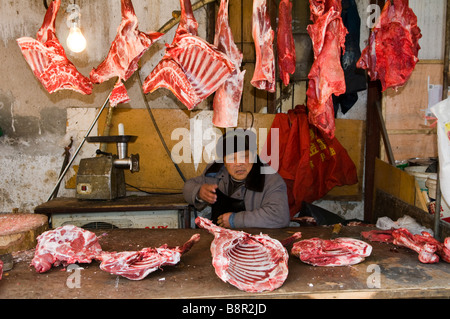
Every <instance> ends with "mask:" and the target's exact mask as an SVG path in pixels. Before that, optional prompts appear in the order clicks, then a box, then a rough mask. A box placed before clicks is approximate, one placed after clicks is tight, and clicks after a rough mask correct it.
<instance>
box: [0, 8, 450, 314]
mask: <svg viewBox="0 0 450 319" xmlns="http://www.w3.org/2000/svg"><path fill="white" fill-rule="evenodd" d="M194 1H195V0H194ZM194 1H192V2H193V3H191V0H180V1H179V3H178V1H174V2H176V3H177V5H179V9H180V10H177V9H178V8H173V10H174V11H171V10H169V9H168V8H165V11H171V14H172V18H171V19H169V21H168V22H167V23H166V24H164V25H163V26H157V27H154V28H153V29H154V30H155V31H146V32H143V31H141V30H142V28H141V25H142V22H143V21H142V20H143V19H141V18H142V17H143V14H142V12H143V11H144V12H147V11H148V10H149V7H148V6H147V4H148V5H149V6H150V7H151V4H150V3H152V2H158V4H161V3H162V1H157V0H151V1H146V3H147V4H146V5H145V7H142V3H139V4H138V3H137V1H134V2H133V1H131V0H120V14H119V11H118V10H116V11H117V12H115V14H116V15H117V17H119V16H120V19H116V20H117V21H116V20H114V21H116V22H117V26H115V27H116V28H117V30H116V31H117V32H116V33H115V35H114V37H113V38H112V42H111V43H110V47H109V48H108V50H106V49H105V50H104V51H105V52H103V55H102V58H101V59H99V58H98V57H97V58H96V59H90V57H88V58H86V57H85V60H86V61H91V62H92V61H93V60H95V61H96V62H98V64H97V66H96V67H95V66H94V67H93V68H91V71H90V73H89V76H88V77H87V76H84V75H83V72H84V70H83V71H80V70H82V68H83V66H81V64H82V63H80V57H76V56H75V55H74V54H75V53H69V52H68V50H66V49H65V47H66V45H65V44H62V42H63V41H61V43H60V40H59V39H58V37H60V34H61V33H60V32H58V28H60V27H61V22H60V20H59V19H57V17H60V16H61V14H63V13H62V12H63V11H64V10H61V11H60V7H62V6H64V5H65V3H64V1H62V0H53V1H50V2H49V1H44V6H45V8H46V11H45V12H46V13H45V16H44V20H43V22H42V25H41V26H40V28H38V31H37V33H36V36H35V37H34V38H33V37H31V36H29V35H26V34H22V36H20V37H17V39H16V41H14V42H15V45H16V46H17V45H18V49H17V47H16V49H17V50H16V51H17V52H16V53H17V54H18V55H20V54H21V55H22V57H23V61H22V62H23V66H26V67H27V68H28V70H27V71H28V72H30V71H31V73H32V75H34V77H35V79H34V80H37V81H35V82H33V85H36V86H39V88H40V89H41V91H43V93H45V96H47V97H48V96H50V95H52V98H53V99H56V100H58V101H59V102H61V101H64V100H65V99H67V97H69V99H70V98H72V97H73V96H72V95H71V94H78V95H81V96H82V97H81V98H80V99H81V101H82V102H80V106H76V107H73V108H72V107H68V111H67V125H66V127H67V134H68V133H69V128H71V129H73V130H75V131H79V132H78V134H75V135H76V138H75V141H72V138H71V142H70V145H69V146H67V147H65V148H64V150H65V151H64V154H65V160H64V164H63V167H62V168H61V171H60V172H59V174H56V175H57V177H55V176H53V179H52V180H56V183H54V184H53V185H51V186H52V187H53V188H52V189H49V191H48V194H44V195H43V196H44V197H46V196H48V195H50V197H48V198H47V200H46V201H44V200H43V199H41V200H40V201H38V202H33V210H32V211H31V212H27V213H23V214H21V213H19V214H18V210H19V209H14V210H13V213H1V212H0V298H1V299H36V298H43V299H74V298H76V299H238V298H239V299H306V298H308V299H309V298H320V299H341V298H345V299H356V298H357V299H363V298H365V299H370V298H372V299H394V298H449V297H450V279H449V278H450V276H449V273H450V266H449V263H450V223H449V222H450V211H448V210H446V207H445V203H446V202H445V200H446V199H445V196H446V194H447V190H446V189H443V192H442V194H441V185H445V181H444V183H441V184H440V183H439V176H440V171H439V165H442V166H441V169H442V167H444V166H445V164H446V163H445V162H443V163H440V164H439V165H438V166H434V167H432V165H429V167H427V169H434V170H435V171H434V173H433V174H435V175H434V176H437V181H435V184H436V185H437V186H436V187H437V191H436V193H435V194H433V195H431V193H430V191H431V188H430V190H429V189H426V188H424V187H423V185H421V184H420V185H419V182H418V180H417V178H416V177H415V176H414V175H412V174H408V173H407V172H405V170H404V168H403V167H401V165H400V161H397V162H396V161H395V159H400V158H399V157H402V158H401V159H403V157H427V159H430V160H431V161H432V162H433V163H434V164H436V162H437V163H439V159H441V160H445V159H444V158H445V156H442V154H441V153H438V151H437V145H438V144H437V136H438V133H437V131H436V130H434V129H433V126H432V124H430V121H432V120H435V121H436V123H435V124H436V125H438V124H439V119H438V118H437V117H433V114H432V111H431V108H430V107H431V106H433V105H431V104H432V103H434V102H440V101H443V102H441V103H444V102H445V99H446V97H447V95H448V92H447V90H446V87H447V86H448V74H449V65H448V55H449V51H450V50H449V43H448V42H449V40H448V38H449V37H448V34H449V32H450V30H449V28H450V23H449V21H450V20H449V18H448V16H449V14H448V13H447V22H446V23H447V24H446V30H444V31H445V32H444V36H443V39H447V40H446V41H445V44H442V48H443V49H445V50H444V58H443V59H439V60H433V62H430V61H431V59H430V58H425V60H426V61H425V62H422V63H421V61H419V56H420V54H419V53H420V52H421V51H420V50H421V49H422V50H423V48H421V46H420V44H419V43H420V41H421V39H422V38H423V37H425V36H429V35H430V31H429V29H427V27H428V25H425V28H423V27H422V29H421V28H420V27H421V23H424V24H425V22H424V21H425V20H426V14H425V13H424V12H421V11H420V12H419V13H418V12H417V11H418V10H417V8H419V7H420V5H419V4H418V3H416V2H415V1H413V0H411V1H408V0H393V1H375V0H373V1H372V0H370V1H369V0H361V1H350V0H349V1H346V0H323V1H322V0H321V1H318V0H309V1H308V0H299V1H290V0H221V1H213V0H201V1H198V2H195V3H194ZM47 2H49V3H47ZM118 2H119V1H118ZM444 4H445V2H444V1H443V0H442V5H444ZM81 5H82V6H84V7H86V6H90V4H89V3H81ZM448 6H450V2H449V1H447V10H448ZM70 8H71V9H70V10H73V12H72V13H73V15H70V16H69V17H68V19H67V23H68V25H69V22H70V24H71V26H70V28H72V27H73V28H75V27H76V26H77V25H78V26H79V23H80V21H79V19H81V18H80V15H79V13H80V10H81V9H80V6H78V5H76V3H74V4H73V6H71V7H70ZM114 8H115V9H118V6H115V7H114ZM137 8H138V10H137ZM91 9H92V10H94V11H95V10H98V7H97V6H92V7H91ZM366 9H367V10H366ZM369 9H371V10H372V9H373V11H371V10H369ZM422 9H423V8H422ZM434 9H436V8H434ZM70 10H69V8H68V9H67V12H70ZM155 10H156V9H155ZM161 10H163V9H161ZM163 11H164V10H163ZM203 11H204V15H202V16H201V17H202V18H201V19H196V16H200V13H199V12H203ZM414 11H416V12H414ZM362 12H366V13H369V16H368V17H367V20H364V19H360V17H359V15H361V13H362ZM372 13H373V14H374V17H372ZM416 13H417V15H418V16H419V19H418V16H416ZM424 17H425V18H424ZM138 18H139V20H140V21H138ZM372 18H373V21H372V20H371V19H372ZM119 20H120V21H119ZM370 21H372V22H370ZM442 22H443V23H444V22H445V21H444V20H443V19H442ZM144 23H146V22H144ZM355 23H356V24H357V26H356V27H355ZM428 23H429V21H428ZM145 25H146V26H148V23H146V24H145ZM369 25H370V27H369ZM359 26H360V27H359ZM172 29H173V30H172ZM442 29H445V28H442ZM171 30H172V31H171ZM170 32H172V33H170ZM360 32H362V33H363V34H367V35H368V40H367V41H366V42H365V43H364V47H362V46H361V44H360V43H362V42H360V38H359V37H360ZM364 32H366V33H364ZM110 33H111V32H110ZM204 33H206V36H204ZM168 34H170V37H169V38H170V39H169V38H168V37H167V36H166V35H168ZM399 38H400V40H399ZM61 39H62V38H61ZM160 42H161V43H160ZM90 45H91V46H95V43H91V44H90ZM360 46H361V47H362V50H361V49H360ZM444 47H445V48H444ZM91 48H92V47H91ZM86 50H89V46H88V48H87V49H86ZM158 50H159V51H158ZM66 51H67V52H66ZM74 52H75V51H74ZM148 52H150V53H148ZM155 52H158V53H157V54H155ZM85 54H89V53H85ZM145 55H152V58H151V60H146V59H145V58H144V57H145ZM81 59H83V58H81ZM149 61H150V62H149ZM441 64H442V67H440V66H441ZM77 65H78V66H77ZM430 65H431V66H430ZM436 65H439V67H438V68H436ZM423 69H425V70H426V71H423ZM421 72H424V73H426V74H427V78H426V82H427V83H425V86H426V87H427V92H426V93H427V94H428V96H427V99H428V107H429V108H427V110H426V111H425V112H424V115H423V116H422V115H420V116H419V117H420V121H423V120H425V124H424V125H422V124H420V125H422V126H420V127H425V128H426V129H423V128H422V129H418V130H411V129H409V130H408V129H401V130H394V129H393V128H392V127H390V126H389V125H392V122H390V121H389V120H390V119H389V118H388V117H389V114H392V113H393V112H392V109H390V110H389V107H392V105H397V104H401V105H402V106H401V107H403V109H406V107H405V104H406V105H408V103H409V100H408V99H411V100H412V99H417V97H415V96H412V95H413V94H414V92H421V91H420V90H422V89H423V87H424V81H425V80H424V79H425V77H424V76H423V74H422V73H421ZM427 72H428V73H427ZM436 73H439V77H436ZM442 74H443V78H442V83H443V85H442V88H441V91H439V93H440V95H439V96H438V97H436V94H435V92H434V91H432V90H433V89H435V87H436V86H437V85H436V84H432V83H430V81H438V82H439V81H440V80H441V78H440V76H441V75H442ZM111 79H112V80H113V81H111ZM108 86H112V87H111V88H110V89H108ZM61 91H63V92H64V93H62V92H61ZM67 92H70V93H67ZM136 92H137V93H136ZM41 93H42V92H41ZM422 93H423V92H421V93H420V94H418V95H420V99H423V96H422V95H424V94H422ZM58 94H59V95H58ZM105 94H107V95H106V98H105V99H104V100H103V103H102V107H100V108H99V107H98V106H95V107H92V105H91V104H92V101H93V100H96V101H98V99H97V98H96V97H94V96H95V95H97V96H99V95H100V96H105ZM431 94H435V95H433V97H434V99H430V96H431ZM78 95H77V96H78ZM410 95H411V96H412V97H411V96H410ZM361 98H363V103H362V104H363V106H364V107H365V108H366V110H365V112H366V113H365V114H366V115H365V116H364V118H363V119H361V118H359V119H352V118H351V116H350V118H345V114H346V113H347V112H350V109H351V108H352V107H355V108H356V107H357V106H358V103H357V101H358V100H360V102H359V103H360V104H361ZM364 98H366V100H364ZM436 99H437V100H436ZM48 100H50V101H52V100H51V99H48ZM161 100H166V102H167V101H168V102H167V103H168V105H169V107H159V106H158V105H155V104H158V103H161V102H160V101H161ZM136 101H138V102H136ZM155 101H157V102H156V103H155ZM393 101H394V102H393ZM430 101H432V102H430ZM166 102H165V103H166ZM134 103H136V104H134ZM421 103H422V102H421ZM447 104H448V103H447ZM130 105H131V107H130ZM136 105H137V107H135V106H136ZM155 106H156V107H155ZM2 107H3V104H1V107H0V111H1V109H2ZM420 107H422V106H420ZM92 110H94V111H95V112H92ZM389 112H391V113H389ZM410 112H411V113H415V114H416V115H417V110H411V111H410ZM430 112H431V113H430ZM10 113H11V114H13V113H14V112H13V109H12V107H11V112H10ZM80 114H81V116H80ZM350 114H351V112H350ZM339 117H340V118H339ZM80 118H83V120H82V121H83V124H85V123H87V124H90V125H88V127H89V129H87V130H86V129H85V128H84V127H83V128H81V126H82V125H80V123H81V122H82V121H81V120H80ZM398 122H402V121H398ZM13 123H14V121H13ZM421 123H422V122H421ZM0 124H1V122H0ZM86 126H87V125H86ZM236 127H242V128H245V129H251V130H254V131H256V132H257V138H258V140H257V144H258V150H259V151H260V152H261V157H262V158H263V159H264V160H265V161H267V162H268V163H270V165H272V166H273V165H274V163H276V165H277V166H276V169H277V170H278V168H280V167H281V169H280V170H279V174H280V175H281V177H282V178H283V179H284V180H285V182H286V185H287V192H288V198H289V206H290V219H291V221H290V224H289V227H286V228H281V229H267V228H263V229H262V228H242V229H225V228H222V227H219V226H217V225H214V224H213V223H212V222H211V221H210V220H209V219H208V216H209V215H208V214H209V213H210V212H209V211H208V209H206V211H197V210H196V209H195V207H193V206H192V205H190V204H188V203H187V202H186V199H185V198H184V196H183V194H182V191H183V184H184V182H186V180H187V179H189V178H192V177H195V176H197V175H199V174H201V172H203V170H204V169H205V168H206V167H207V165H208V164H209V161H210V160H211V159H212V157H211V156H212V155H211V146H212V145H213V142H215V139H214V137H215V135H214V134H216V133H217V134H218V133H223V132H224V131H226V130H228V129H230V128H236ZM446 127H447V128H446V129H447V131H445V132H446V133H448V126H446ZM125 129H126V133H125ZM277 130H279V132H280V133H279V134H280V135H274V133H273V132H277V133H276V134H278V131H277ZM13 131H15V128H14V124H13ZM94 133H95V135H97V136H92V135H94ZM213 133H214V134H213ZM10 134H11V133H10ZM39 134H40V131H39ZM71 134H73V132H72V133H71ZM416 134H417V135H416ZM404 135H408V136H412V135H414V136H415V137H416V136H420V135H426V139H425V140H426V142H423V141H417V144H418V145H422V144H423V143H428V144H431V143H433V145H435V147H434V148H432V149H431V151H430V152H428V151H429V149H427V151H426V152H425V151H423V152H422V153H417V152H418V151H417V149H420V148H421V147H417V149H416V148H414V147H411V149H414V152H416V153H414V154H412V155H411V153H408V150H405V148H406V147H405V146H404V145H401V146H399V145H397V144H395V143H403V144H408V143H410V144H412V142H411V140H408V138H406V137H404ZM12 136H13V135H12ZM274 136H275V137H274ZM399 136H402V138H401V141H400V139H398V137H399ZM430 137H431V139H429V138H430ZM0 138H1V137H0ZM277 138H278V139H277ZM381 139H382V140H383V142H382V144H381ZM430 141H431V143H429V142H430ZM73 142H75V143H73ZM391 142H392V144H391ZM421 143H422V144H421ZM10 144H11V145H14V143H10ZM381 145H382V146H381ZM72 146H78V148H72ZM274 149H276V150H278V151H279V154H278V155H279V157H278V155H277V156H276V157H274V154H273V153H271V152H270V151H269V150H272V151H273V150H274ZM83 151H84V152H83ZM129 151H130V152H136V154H131V155H130V154H128V152H129ZM382 151H383V152H382ZM384 151H385V152H384ZM439 151H441V149H439ZM411 152H412V150H411ZM87 154H90V155H87ZM305 154H306V155H309V156H305ZM79 155H80V156H79ZM77 156H78V158H77ZM81 156H82V157H84V158H81V159H80V158H79V157H81ZM85 156H86V157H85ZM264 156H265V157H264ZM275 158H276V160H275ZM380 158H381V159H380ZM418 159H419V160H420V158H418ZM409 160H410V161H409V162H408V163H411V165H412V163H413V161H411V158H409ZM416 160H417V159H416ZM278 161H279V162H278ZM403 162H405V161H402V163H403ZM278 164H279V166H278ZM48 180H50V178H49V179H48ZM48 180H47V181H48ZM46 186H48V185H46ZM427 187H428V186H427ZM47 188H49V187H45V189H47ZM43 190H44V187H42V191H43ZM24 193H26V190H25V189H24ZM61 193H62V194H63V195H61ZM58 194H59V195H58ZM41 197H42V196H41ZM5 198H6V196H5ZM9 201H11V200H9ZM432 203H433V204H432ZM441 203H442V207H443V208H442V214H436V213H434V212H433V209H432V207H433V205H435V206H434V207H436V205H437V207H438V210H439V209H440V206H441ZM17 206H19V205H17ZM321 206H322V207H321ZM336 207H338V208H336ZM355 207H356V208H355ZM333 209H335V210H336V211H333ZM352 209H354V211H352V212H350V214H349V215H347V211H349V210H352ZM434 210H436V209H435V208H434ZM404 216H408V218H409V217H412V218H414V222H417V223H418V224H416V223H414V226H411V227H416V226H417V225H418V226H420V227H421V231H419V232H417V231H415V228H414V231H413V230H412V228H408V227H410V225H409V224H408V225H407V226H398V224H396V222H395V221H396V220H400V219H401V218H404ZM441 217H442V218H441ZM380 218H391V219H392V220H393V221H394V224H393V225H394V226H395V227H394V226H392V228H386V229H385V228H382V227H381V226H380V225H381V224H380V223H379V222H378V221H379V220H380ZM28 220H31V221H30V222H29V221H28ZM397 223H398V222H397ZM397 226H398V227H397ZM183 305H185V304H184V303H183ZM182 307H183V306H180V307H179V308H175V307H174V309H172V311H174V312H177V313H178V314H182V313H183V310H182V309H183V308H182ZM265 310H266V309H265ZM270 311H272V312H271V313H272V314H273V313H274V312H273V311H274V309H270Z"/></svg>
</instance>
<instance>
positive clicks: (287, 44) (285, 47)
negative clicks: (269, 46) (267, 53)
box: [277, 0, 296, 86]
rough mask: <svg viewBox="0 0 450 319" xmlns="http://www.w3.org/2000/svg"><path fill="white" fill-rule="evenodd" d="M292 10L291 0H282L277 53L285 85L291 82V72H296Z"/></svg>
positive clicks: (281, 76)
mask: <svg viewBox="0 0 450 319" xmlns="http://www.w3.org/2000/svg"><path fill="white" fill-rule="evenodd" d="M291 12H292V3H291V1H290V0H281V1H280V6H279V8H278V32H277V53H278V67H279V69H280V78H281V80H282V81H283V84H284V85H285V86H287V85H288V84H289V81H290V78H289V74H294V72H295V60H296V54H295V44H294V36H293V34H292V13H291Z"/></svg>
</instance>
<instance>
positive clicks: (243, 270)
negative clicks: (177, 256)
mask: <svg viewBox="0 0 450 319" xmlns="http://www.w3.org/2000/svg"><path fill="white" fill-rule="evenodd" d="M195 223H196V225H197V226H198V227H200V228H204V229H206V230H208V231H209V232H210V233H211V234H213V235H214V240H213V241H212V243H211V254H212V257H213V260H212V264H213V266H214V269H215V271H216V275H217V276H218V277H219V278H220V279H222V280H223V281H224V282H228V283H230V284H232V285H233V286H235V287H237V288H239V289H240V290H244V291H247V292H263V291H272V290H275V289H277V288H279V287H281V286H282V285H283V283H284V281H285V280H286V278H287V275H288V265H287V262H288V258H289V254H288V252H287V250H286V248H284V246H285V245H288V244H290V243H292V242H293V241H295V240H296V239H299V238H300V237H301V233H295V234H294V235H293V236H291V237H289V238H288V239H286V240H285V241H283V243H281V242H280V241H278V240H276V239H273V238H270V237H269V236H267V235H263V234H260V235H250V234H248V233H245V232H242V231H235V230H230V229H226V228H222V227H219V226H216V225H215V224H213V222H212V221H210V220H208V219H206V218H203V217H197V218H196V219H195Z"/></svg>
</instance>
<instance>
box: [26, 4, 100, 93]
mask: <svg viewBox="0 0 450 319" xmlns="http://www.w3.org/2000/svg"><path fill="white" fill-rule="evenodd" d="M60 5H61V0H54V1H52V3H50V5H49V7H48V10H47V13H46V14H45V17H44V22H43V23H42V26H41V28H40V29H39V31H38V32H37V35H36V39H33V38H30V37H22V38H19V39H17V44H18V45H19V47H20V50H21V51H22V54H23V56H24V57H25V60H26V61H27V63H28V65H29V66H30V67H31V70H32V71H33V73H34V75H35V76H36V77H37V78H38V80H39V81H40V82H41V84H42V85H43V86H44V88H45V89H46V90H47V91H48V92H49V93H50V94H51V93H53V92H56V91H59V90H63V89H69V90H74V91H76V92H79V93H82V94H91V93H92V82H91V81H90V80H89V78H87V77H85V76H83V75H82V74H81V73H80V72H78V70H77V68H76V67H75V66H74V65H73V64H72V62H70V61H69V59H67V56H66V53H65V51H64V48H63V46H62V45H61V44H60V43H59V40H58V38H57V37H56V33H55V19H56V15H57V13H58V10H59V7H60Z"/></svg>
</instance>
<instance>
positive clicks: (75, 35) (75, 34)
mask: <svg viewBox="0 0 450 319" xmlns="http://www.w3.org/2000/svg"><path fill="white" fill-rule="evenodd" d="M66 43H67V46H68V47H69V49H70V50H71V51H72V52H75V53H79V52H82V51H83V50H84V49H85V48H86V39H85V38H84V36H83V33H81V30H80V28H78V27H77V26H71V27H70V31H69V36H68V37H67V42H66Z"/></svg>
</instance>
